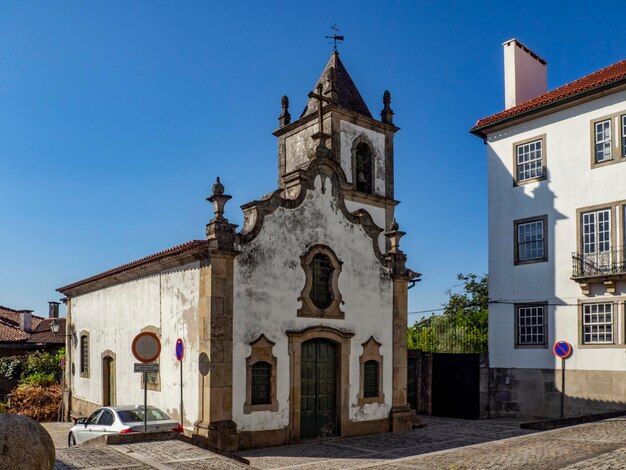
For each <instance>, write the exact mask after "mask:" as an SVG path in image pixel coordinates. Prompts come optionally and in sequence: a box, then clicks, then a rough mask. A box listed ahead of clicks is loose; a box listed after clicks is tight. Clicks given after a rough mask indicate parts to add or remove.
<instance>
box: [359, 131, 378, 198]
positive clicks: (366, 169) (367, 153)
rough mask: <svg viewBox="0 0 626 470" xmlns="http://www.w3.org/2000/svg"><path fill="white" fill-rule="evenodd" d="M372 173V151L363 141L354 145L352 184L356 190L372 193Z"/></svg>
mask: <svg viewBox="0 0 626 470" xmlns="http://www.w3.org/2000/svg"><path fill="white" fill-rule="evenodd" d="M373 179H374V178H373V173H372V151H371V149H370V147H369V145H367V144H366V143H364V142H360V143H359V144H357V146H356V152H355V157H354V184H355V189H356V190H357V191H361V192H363V193H368V194H372V189H373Z"/></svg>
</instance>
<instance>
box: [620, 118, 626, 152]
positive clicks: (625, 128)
mask: <svg viewBox="0 0 626 470" xmlns="http://www.w3.org/2000/svg"><path fill="white" fill-rule="evenodd" d="M620 124H621V126H620V127H621V128H622V157H626V114H623V115H622V116H621V122H620Z"/></svg>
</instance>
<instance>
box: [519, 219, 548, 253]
mask: <svg viewBox="0 0 626 470" xmlns="http://www.w3.org/2000/svg"><path fill="white" fill-rule="evenodd" d="M543 258H545V254H544V221H543V219H539V220H533V221H531V222H526V223H518V224H517V261H518V262H519V261H529V260H537V259H543Z"/></svg>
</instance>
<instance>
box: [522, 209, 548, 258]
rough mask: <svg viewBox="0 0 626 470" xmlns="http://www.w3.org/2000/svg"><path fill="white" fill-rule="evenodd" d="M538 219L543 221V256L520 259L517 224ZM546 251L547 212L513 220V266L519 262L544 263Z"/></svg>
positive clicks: (546, 255)
mask: <svg viewBox="0 0 626 470" xmlns="http://www.w3.org/2000/svg"><path fill="white" fill-rule="evenodd" d="M540 220H541V221H542V222H543V256H542V257H541V258H532V259H524V260H520V258H519V239H518V236H519V235H518V234H519V230H518V229H519V226H520V225H524V224H529V223H532V222H538V221H540ZM548 251H549V250H548V214H544V215H538V216H534V217H526V218H525V219H517V220H514V221H513V264H514V265H515V266H518V265H521V264H533V263H545V262H547V261H549V257H548Z"/></svg>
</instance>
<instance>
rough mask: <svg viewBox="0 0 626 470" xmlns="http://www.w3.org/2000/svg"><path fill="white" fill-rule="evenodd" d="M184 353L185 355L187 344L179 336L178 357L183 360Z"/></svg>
mask: <svg viewBox="0 0 626 470" xmlns="http://www.w3.org/2000/svg"><path fill="white" fill-rule="evenodd" d="M184 355H185V345H184V344H183V340H182V339H180V338H178V339H177V340H176V359H177V360H179V361H182V360H183V356H184Z"/></svg>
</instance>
